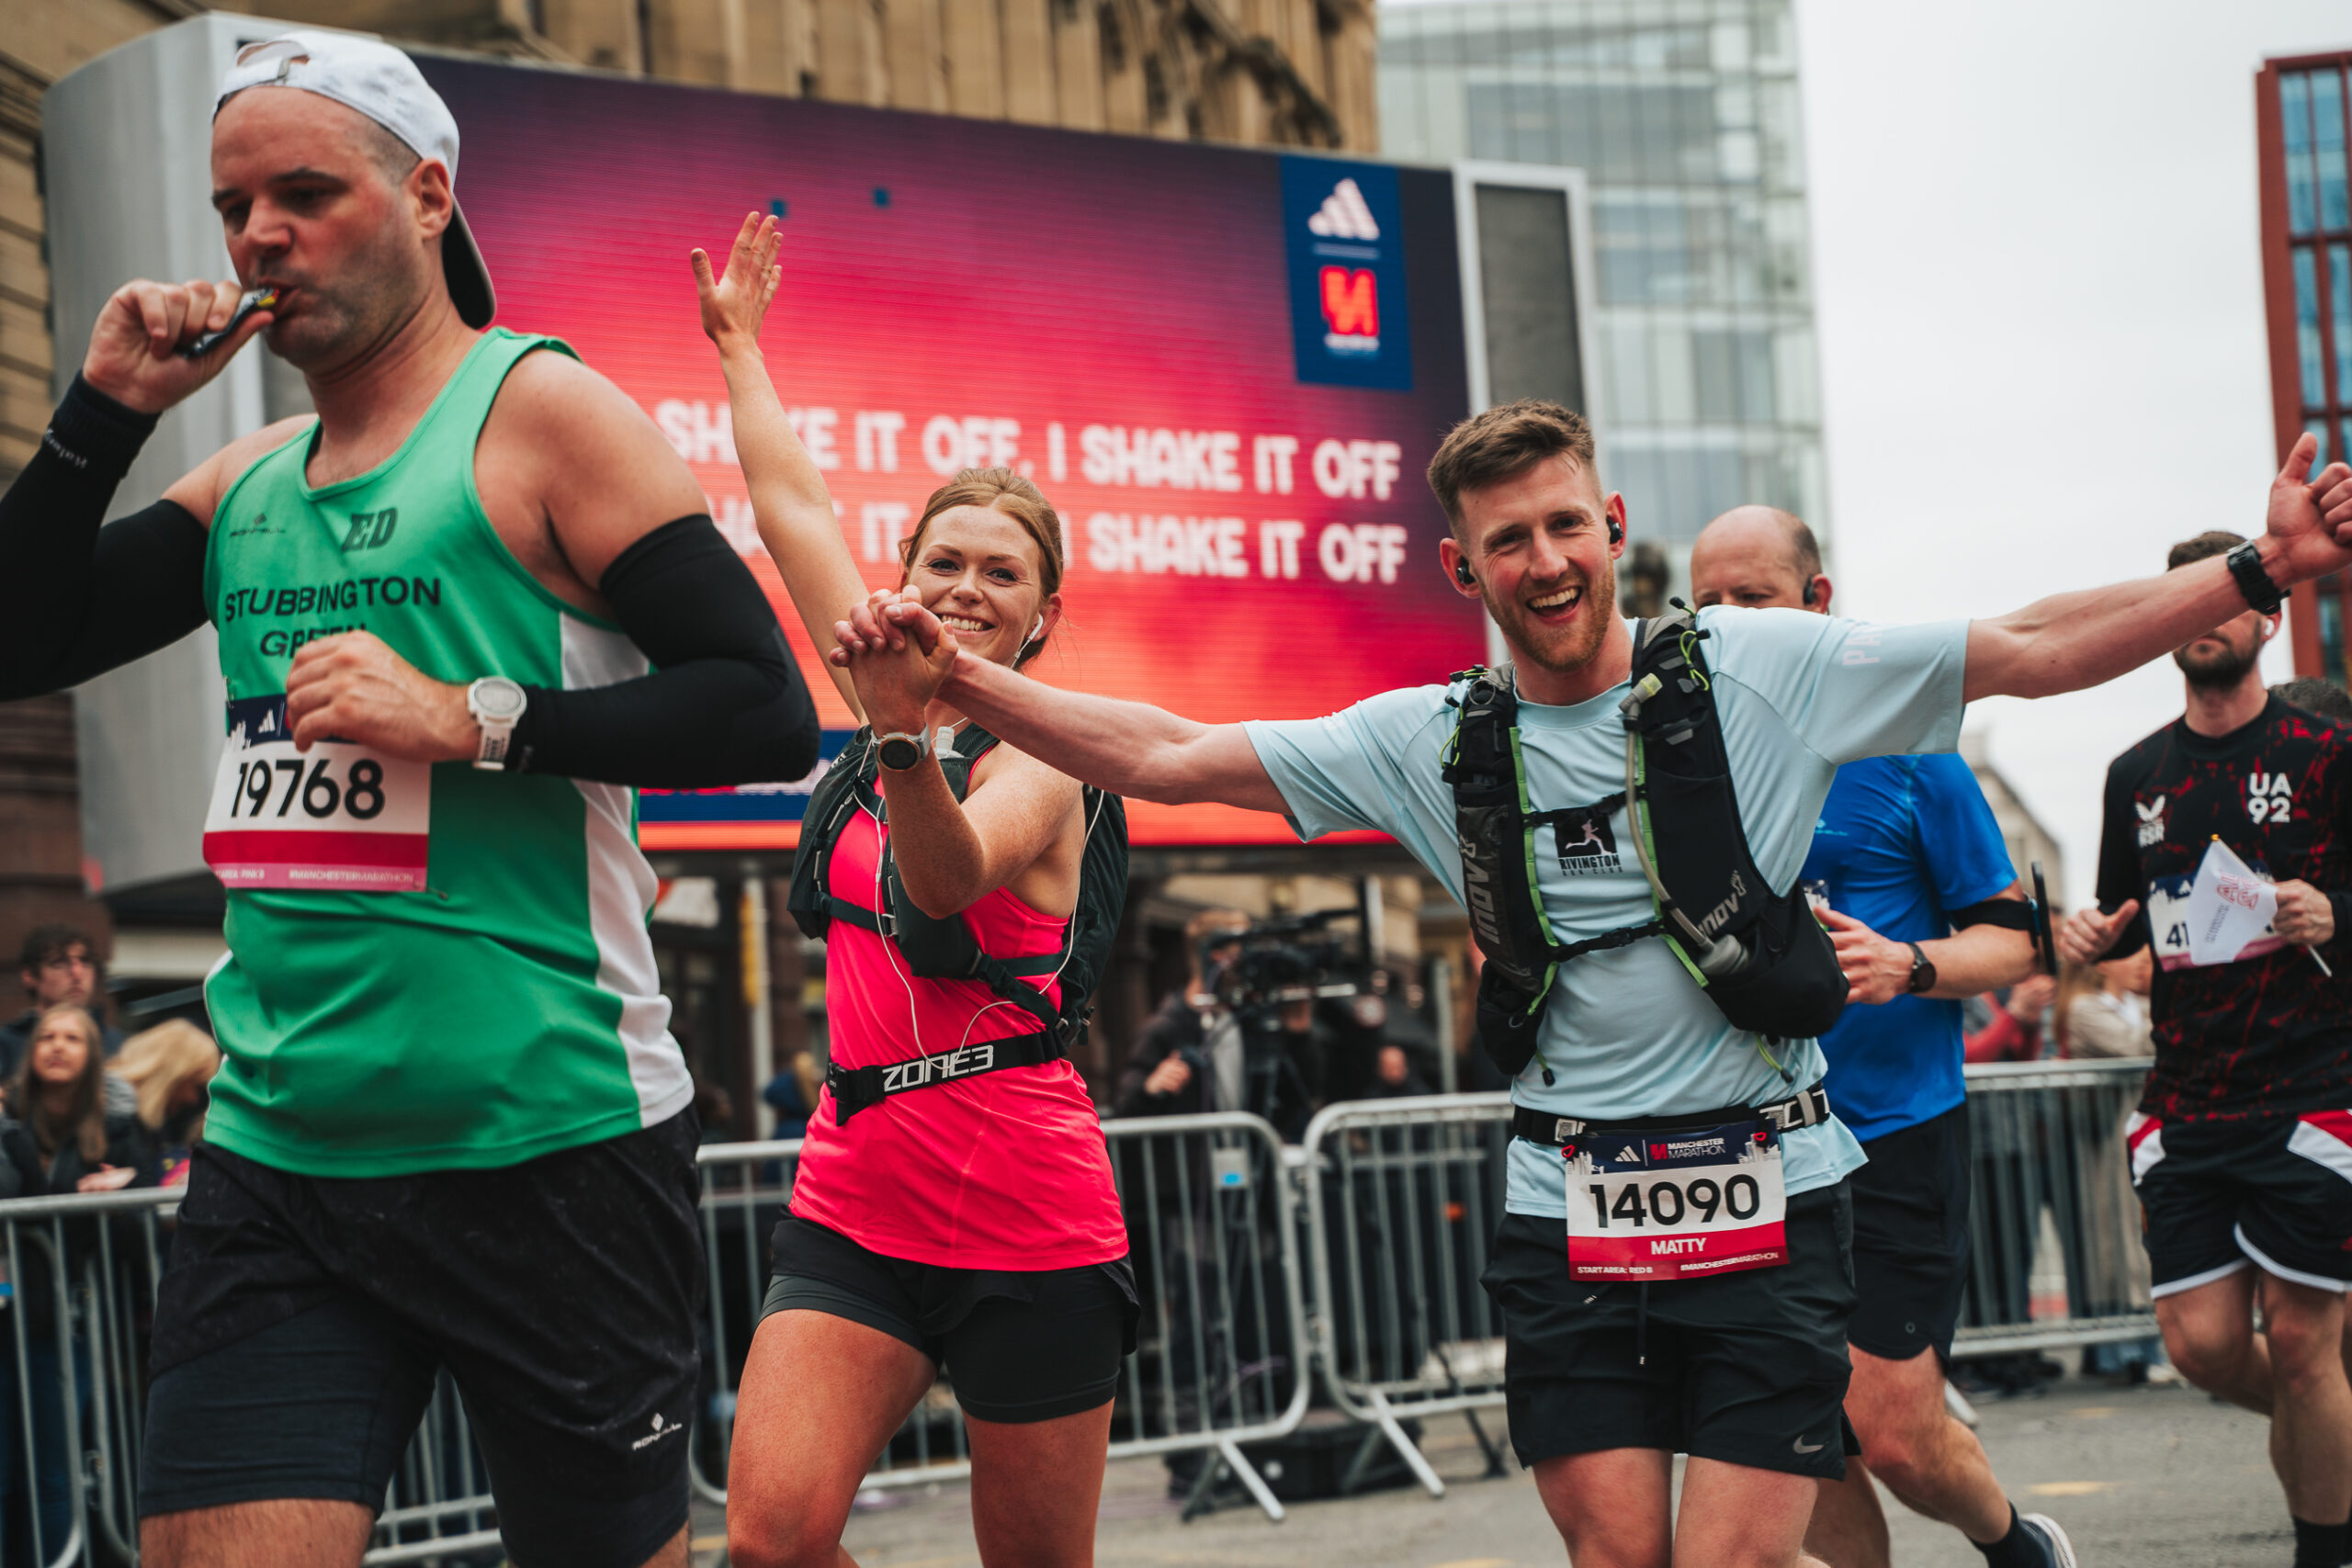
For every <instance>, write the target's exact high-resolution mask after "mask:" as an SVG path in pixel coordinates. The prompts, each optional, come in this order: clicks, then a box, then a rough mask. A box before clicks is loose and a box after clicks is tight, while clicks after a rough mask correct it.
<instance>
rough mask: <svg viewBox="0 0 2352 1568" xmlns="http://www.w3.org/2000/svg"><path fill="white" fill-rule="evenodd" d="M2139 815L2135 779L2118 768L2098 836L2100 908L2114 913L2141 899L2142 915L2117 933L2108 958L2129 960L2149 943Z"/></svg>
mask: <svg viewBox="0 0 2352 1568" xmlns="http://www.w3.org/2000/svg"><path fill="white" fill-rule="evenodd" d="M2139 819H2140V814H2139V813H2138V812H2136V811H2134V810H2132V809H2131V777H2130V776H2129V775H2128V774H2125V773H2121V772H2120V770H2118V769H2115V768H2109V770H2108V772H2107V809H2106V813H2105V817H2104V819H2103V820H2102V821H2101V822H2100V824H2099V833H2098V907H2099V909H2100V911H2101V912H2102V913H2106V914H2110V915H2111V914H2113V913H2114V912H2115V911H2116V910H2117V909H2118V908H2121V907H2122V905H2123V904H2124V902H2125V901H2126V900H2128V899H2131V898H2137V899H2139V900H2140V912H2139V913H2138V914H2137V915H2135V916H2133V917H2132V918H2131V923H2130V924H2128V925H2126V926H2125V927H2124V928H2123V929H2122V930H2121V931H2119V932H2117V933H2116V937H2115V945H2114V946H2113V947H2110V948H2109V949H2108V950H2107V956H2108V957H2109V958H2129V957H2130V956H2131V954H2133V953H2137V952H2139V951H2140V950H2141V949H2142V948H2143V947H2145V946H2146V945H2147V944H2148V908H2147V898H2148V885H2147V882H2146V880H2145V879H2144V877H2143V875H2142V874H2141V869H2140V837H2139V835H2140V827H2139Z"/></svg>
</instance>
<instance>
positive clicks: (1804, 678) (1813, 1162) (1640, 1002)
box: [1249, 606, 1968, 1216]
mask: <svg viewBox="0 0 2352 1568" xmlns="http://www.w3.org/2000/svg"><path fill="white" fill-rule="evenodd" d="M1699 624H1700V625H1701V626H1703V627H1705V628H1706V629H1707V631H1708V632H1709V633H1710V634H1711V636H1710V639H1709V641H1708V643H1707V645H1706V653H1707V663H1708V666H1709V667H1710V668H1711V669H1712V670H1713V671H1714V682H1715V706H1716V712H1717V713H1718V714H1719V715H1720V716H1722V720H1723V727H1724V749H1725V750H1726V751H1727V752H1728V753H1729V754H1730V758H1731V772H1732V784H1733V788H1734V789H1735V790H1736V792H1737V794H1738V796H1739V804H1740V816H1741V818H1742V820H1743V822H1744V823H1745V824H1746V826H1747V835H1748V847H1749V850H1750V852H1751V853H1752V854H1753V855H1754V857H1755V860H1756V864H1757V867H1758V870H1760V871H1762V872H1763V873H1764V874H1765V876H1766V877H1767V878H1769V879H1770V881H1771V883H1772V885H1773V886H1774V887H1776V888H1779V889H1782V890H1785V889H1786V888H1788V886H1790V885H1791V884H1792V883H1793V882H1794V881H1795V880H1796V875H1797V872H1798V870H1799V868H1800V867H1801V866H1802V865H1803V864H1804V854H1805V850H1806V847H1807V846H1808V845H1809V844H1810V843H1811V842H1812V839H1813V824H1814V821H1815V818H1818V816H1819V815H1820V811H1821V803H1822V800H1823V799H1824V797H1825V796H1826V795H1828V793H1829V784H1830V780H1831V779H1832V778H1833V777H1834V776H1835V774H1836V772H1837V768H1838V764H1839V763H1840V762H1847V761H1853V760H1854V759H1855V758H1857V757H1871V756H1876V755H1879V754H1881V753H1883V752H1888V751H1932V750H1944V751H1949V750H1951V749H1952V748H1953V747H1954V746H1956V745H1958V744H1959V741H1960V716H1961V678H1962V661H1963V660H1964V659H1965V657H1966V653H1967V645H1968V626H1967V623H1965V622H1962V621H1952V622H1948V623H1945V624H1942V625H1938V626H1869V625H1866V624H1864V623H1861V622H1859V621H1846V620H1833V619H1831V618H1830V617H1829V616H1826V615H1813V614H1810V613H1808V612H1805V611H1802V610H1745V609H1736V608H1726V607H1720V606H1719V607H1716V608H1712V609H1706V610H1702V611H1701V612H1700V613H1699ZM1624 695H1625V688H1624V686H1623V685H1622V684H1621V685H1618V686H1616V687H1613V688H1611V690H1609V691H1607V692H1603V693H1602V694H1600V695H1599V696H1597V697H1593V698H1590V699H1589V700H1588V701H1585V702H1581V703H1577V704H1576V705H1573V706H1569V707H1553V706H1548V705H1543V704H1539V703H1530V702H1525V701H1522V702H1521V704H1520V708H1519V723H1520V746H1521V756H1522V757H1523V758H1524V760H1525V765H1526V769H1527V782H1528V789H1529V791H1530V794H1531V795H1532V798H1533V802H1534V805H1535V807H1536V808H1537V809H1538V810H1555V809H1566V808H1568V807H1576V806H1580V805H1585V804H1588V803H1591V802H1598V801H1600V800H1602V799H1605V798H1607V797H1608V796H1609V795H1613V794H1615V793H1617V792H1618V791H1620V790H1622V789H1623V788H1624V787H1625V728H1624V725H1623V720H1622V719H1621V717H1620V716H1619V714H1618V709H1617V705H1618V704H1619V703H1620V702H1622V701H1623V699H1624ZM1249 731H1250V743H1251V744H1252V745H1253V746H1255V747H1256V748H1257V751H1258V759H1259V761H1261V762H1262V763H1263V764H1264V765H1265V769H1266V773H1267V774H1268V776H1270V777H1271V778H1272V780H1273V783H1274V787H1275V788H1276V789H1278V790H1280V791H1281V792H1282V795H1283V801H1284V802H1285V803H1286V804H1287V805H1288V806H1289V807H1290V815H1291V820H1292V823H1293V826H1295V828H1296V829H1297V830H1298V832H1299V835H1300V836H1301V837H1302V838H1307V839H1313V838H1317V837H1319V836H1320V835H1322V834H1324V833H1328V832H1331V831H1333V830H1334V829H1342V828H1371V829H1376V830H1378V831H1380V832H1384V833H1386V834H1388V835H1389V836H1390V837H1392V838H1394V839H1395V840H1397V842H1398V843H1400V844H1402V845H1404V846H1405V848H1406V849H1407V850H1408V852H1411V854H1412V855H1413V857H1414V858H1415V859H1416V860H1418V861H1419V862H1420V863H1421V864H1423V865H1424V866H1426V867H1428V868H1429V871H1430V875H1432V876H1434V877H1436V878H1437V879H1438V880H1439V881H1441V882H1442V883H1443V884H1445V886H1446V889H1447V891H1449V892H1451V893H1452V894H1453V897H1454V898H1455V899H1456V900H1457V901H1459V900H1460V899H1461V897H1462V854H1461V851H1460V849H1459V848H1458V847H1457V846H1456V843H1455V841H1454V832H1453V790H1452V788H1451V787H1449V786H1448V785H1447V784H1446V783H1445V781H1444V780H1443V779H1442V777H1440V776H1439V765H1440V761H1439V753H1440V751H1441V750H1442V748H1443V747H1444V745H1445V743H1446V740H1447V739H1448V738H1449V737H1450V736H1451V735H1452V734H1453V709H1451V708H1450V707H1448V706H1447V705H1446V688H1445V687H1442V686H1415V687H1408V688H1405V689H1403V690H1400V691H1394V692H1384V693H1382V694H1380V695H1378V696H1376V697H1371V698H1368V699H1366V700H1365V701H1363V702H1361V703H1358V704H1357V705H1355V706H1353V707H1351V708H1349V709H1347V710H1345V711H1344V712H1341V713H1337V714H1333V715H1332V716H1329V717H1328V718H1317V719H1298V720H1288V721H1283V722H1277V723H1257V724H1252V725H1250V727H1249ZM1607 828H1608V831H1607V834H1606V837H1608V838H1609V839H1610V840H1611V842H1610V843H1608V844H1605V845H1596V844H1595V843H1594V842H1593V839H1594V838H1597V837H1600V836H1601V835H1593V836H1590V837H1585V836H1579V838H1578V841H1577V843H1575V844H1562V843H1560V842H1559V841H1558V839H1557V836H1556V835H1555V833H1554V832H1553V830H1552V829H1549V828H1545V829H1539V831H1538V834H1537V837H1536V843H1535V848H1536V865H1537V871H1538V875H1537V886H1538V887H1539V888H1540V890H1541V892H1542V894H1543V897H1544V911H1545V913H1546V915H1547V916H1548V918H1549V919H1550V920H1551V922H1552V931H1553V934H1554V935H1555V937H1556V938H1557V939H1558V940H1560V941H1562V942H1576V941H1578V940H1581V939H1583V938H1586V937H1591V936H1598V935H1600V933H1601V932H1603V931H1611V930H1614V929H1616V928H1618V927H1620V926H1629V925H1634V924H1638V923H1639V922H1641V921H1643V920H1645V919H1649V918H1650V915H1651V912H1652V911H1651V907H1650V891H1649V884H1648V882H1647V881H1646V880H1645V879H1644V877H1643V875H1642V870H1641V865H1640V863H1639V862H1638V861H1636V860H1635V859H1634V853H1633V849H1632V846H1631V844H1629V843H1628V842H1627V840H1626V836H1625V835H1626V832H1627V828H1626V820H1625V814H1624V812H1623V809H1622V808H1621V809H1620V810H1618V811H1617V812H1616V813H1615V814H1613V815H1612V816H1611V818H1609V820H1608V823H1607ZM1540 1043H1541V1045H1542V1050H1543V1060H1544V1061H1545V1062H1548V1063H1549V1064H1550V1065H1551V1066H1552V1068H1553V1069H1554V1072H1555V1075H1556V1078H1557V1081H1556V1082H1555V1083H1554V1084H1551V1085H1548V1086H1547V1085H1546V1084H1544V1081H1543V1076H1542V1072H1541V1070H1540V1067H1539V1066H1538V1065H1537V1064H1535V1063H1530V1064H1529V1066H1528V1070H1527V1071H1526V1072H1524V1073H1522V1074H1521V1075H1520V1077H1519V1080H1518V1082H1517V1083H1515V1084H1514V1085H1512V1088H1511V1095H1512V1098H1513V1099H1514V1100H1517V1101H1518V1102H1519V1103H1520V1104H1521V1105H1528V1106H1532V1107H1534V1108H1535V1109H1536V1110H1538V1111H1550V1112H1553V1113H1555V1114H1558V1115H1575V1116H1582V1117H1588V1118H1597V1119H1607V1118H1611V1117H1628V1118H1630V1117H1638V1116H1661V1115H1673V1114H1678V1113H1680V1112H1683V1111H1712V1110H1715V1109H1717V1108H1718V1107H1722V1106H1726V1105H1764V1104H1769V1103H1770V1102H1771V1101H1773V1100H1781V1099H1784V1098H1786V1097H1787V1096H1788V1095H1790V1094H1792V1093H1793V1092H1794V1091H1795V1090H1797V1089H1802V1088H1804V1086H1805V1085H1807V1084H1809V1083H1812V1082H1813V1081H1815V1079H1816V1078H1819V1077H1822V1075H1823V1072H1824V1070H1825V1068H1824V1064H1823V1061H1822V1056H1821V1048H1820V1046H1819V1045H1817V1044H1816V1043H1814V1042H1813V1041H1810V1040H1805V1041H1792V1042H1786V1043H1783V1044H1782V1045H1781V1047H1780V1048H1779V1049H1778V1050H1777V1051H1776V1052H1775V1055H1776V1056H1777V1057H1778V1059H1779V1061H1780V1063H1781V1068H1784V1069H1785V1072H1783V1071H1782V1070H1781V1069H1776V1068H1775V1067H1774V1066H1773V1065H1772V1063H1771V1062H1770V1061H1768V1060H1767V1059H1766V1058H1765V1056H1764V1054H1763V1052H1762V1051H1761V1050H1760V1049H1759V1048H1758V1045H1759V1043H1758V1040H1757V1039H1756V1037H1755V1036H1754V1035H1752V1034H1747V1033H1745V1032H1740V1031H1736V1030H1735V1029H1733V1028H1732V1027H1731V1025H1730V1024H1729V1023H1727V1022H1725V1021H1724V1016H1723V1014H1722V1013H1720V1012H1718V1011H1716V1010H1715V1007H1714V1004H1713V1003H1712V1002H1710V1001H1709V1000H1708V999H1707V998H1706V993H1705V992H1703V991H1702V990H1701V989H1700V988H1699V987H1698V985H1697V983H1696V982H1694V981H1693V980H1691V977H1690V976H1689V975H1688V974H1687V973H1686V972H1685V971H1684V970H1683V968H1682V965H1681V964H1680V963H1679V961H1677V959H1676V958H1675V956H1674V954H1673V953H1672V952H1670V951H1669V950H1668V947H1667V945H1666V944H1665V943H1664V942H1634V943H1633V944H1631V945H1630V946H1626V947H1621V948H1617V949H1614V950H1611V951H1609V952H1603V953H1589V954H1587V955H1586V956H1584V957H1582V958H1578V959H1576V960H1574V961H1573V962H1571V963H1569V964H1565V965H1563V966H1562V968H1561V970H1560V975H1559V979H1558V980H1557V982H1556V983H1555V989H1554V992H1553V998H1552V1002H1551V1005H1550V1007H1549V1008H1548V1009H1547V1010H1545V1013H1544V1028H1543V1032H1542V1035H1541V1041H1540ZM1783 1156H1784V1159H1785V1172H1786V1177H1787V1180H1788V1189H1789V1190H1790V1191H1791V1192H1802V1191H1805V1190H1809V1189H1811V1188H1815V1187H1826V1186H1827V1185H1829V1184H1830V1183H1832V1182H1834V1181H1836V1180H1837V1179H1838V1178H1840V1177H1842V1176H1844V1175H1845V1174H1846V1173H1847V1172H1848V1171H1849V1170H1852V1169H1853V1168H1856V1167H1857V1166H1859V1165H1860V1164H1861V1163H1862V1154H1861V1149H1860V1145H1857V1144H1856V1143H1855V1142H1854V1137H1853V1134H1850V1133H1849V1132H1847V1131H1846V1129H1845V1127H1844V1126H1843V1125H1841V1124H1840V1123H1838V1122H1836V1121H1834V1120H1833V1121H1831V1122H1828V1123H1826V1125H1823V1126H1819V1127H1808V1128H1805V1129H1804V1130H1803V1131H1801V1132H1797V1133H1794V1134H1790V1136H1789V1137H1788V1139H1787V1140H1786V1142H1785V1144H1784V1145H1783ZM1509 1207H1510V1212H1511V1213H1516V1214H1539V1215H1551V1216H1559V1215H1564V1214H1565V1213H1566V1212H1567V1206H1566V1177H1565V1175H1564V1174H1563V1166H1562V1162H1561V1161H1560V1159H1559V1157H1558V1156H1557V1154H1556V1153H1555V1151H1551V1150H1547V1149H1544V1148H1540V1147H1538V1146H1537V1145H1533V1144H1530V1143H1526V1142H1524V1141H1518V1140H1514V1142H1513V1143H1512V1145H1511V1150H1510V1198H1509Z"/></svg>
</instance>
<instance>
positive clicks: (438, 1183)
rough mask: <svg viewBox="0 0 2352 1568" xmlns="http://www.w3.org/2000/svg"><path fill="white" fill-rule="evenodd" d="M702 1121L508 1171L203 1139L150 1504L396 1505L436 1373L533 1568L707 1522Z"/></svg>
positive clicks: (590, 1558) (663, 1537) (165, 1352)
mask: <svg viewBox="0 0 2352 1568" xmlns="http://www.w3.org/2000/svg"><path fill="white" fill-rule="evenodd" d="M696 1142H697V1129H696V1126H695V1117H694V1114H693V1112H692V1111H684V1112H681V1113H680V1114H679V1115H677V1116H674V1117H673V1118H671V1119H670V1120H669V1121H667V1122H662V1123H661V1124H660V1125H658V1126H653V1127H649V1128H646V1129H644V1130H642V1131H640V1132H636V1133H631V1134H626V1135H624V1136H622V1137H618V1138H611V1139H606V1140H605V1141H604V1142H601V1143H594V1144H587V1145H582V1146H580V1147H578V1148H571V1149H564V1150H560V1151H559V1152H558V1153H555V1154H551V1155H547V1156H542V1157H540V1158H538V1159H534V1160H530V1161H526V1163H524V1164H521V1165H515V1166H508V1167H505V1168H500V1169H495V1170H450V1171H432V1172H427V1173H424V1174H420V1175H413V1176H396V1177H383V1178H377V1179H367V1180H345V1179H329V1178H322V1177H307V1176H296V1175H292V1174H289V1173H288V1172H285V1171H281V1170H277V1169H275V1168H271V1167H268V1166H265V1165H260V1164H257V1163H255V1162H254V1161H253V1160H249V1159H245V1158H243V1157H242V1156H237V1155H233V1154H231V1153H229V1152H227V1151H226V1150H223V1149H219V1148H215V1147H211V1146H209V1145H198V1148H197V1150H196V1157H195V1162H194V1167H193V1169H192V1170H191V1172H190V1175H189V1179H188V1186H187V1197H186V1198H185V1199H184V1200H183V1201H182V1202H181V1204H180V1211H179V1226H178V1232H177V1235H175V1237H174V1239H173V1244H172V1258H171V1262H170V1264H169V1266H168V1267H167V1268H166V1269H164V1279H163V1285H162V1292H161V1296H160V1299H159V1301H158V1303H157V1305H156V1311H155V1337H154V1352H153V1368H154V1373H153V1383H152V1386H151V1388H150V1391H149V1395H148V1404H147V1428H146V1443H145V1448H144V1451H143V1452H142V1453H141V1462H140V1496H139V1506H140V1511H141V1514H142V1515H150V1516H152V1515H156V1514H169V1513H178V1512H181V1511H183V1510H186V1509H192V1508H211V1507H220V1506H225V1505H228V1504H233V1503H248V1502H261V1501H268V1500H276V1499H281V1498H296V1497H302V1498H323V1499H328V1500H335V1501H343V1502H351V1503H357V1504H359V1505H361V1506H365V1507H368V1508H370V1509H380V1508H381V1507H382V1506H383V1505H384V1495H385V1487H386V1485H387V1483H389V1482H390V1479H391V1476H392V1472H393V1470H394V1468H395V1467H396V1466H397V1465H398V1463H399V1462H400V1460H401V1454H402V1451H403V1450H405V1448H406V1447H407V1444H408V1441H409V1438H410V1437H411V1435H412V1434H413V1432H414V1431H415V1430H416V1427H417V1423H418V1420H419V1417H420V1416H422V1415H423V1413H424V1407H425V1404H426V1401H427V1400H428V1399H429V1398H430V1397H431V1395H432V1393H433V1388H434V1384H435V1376H436V1373H437V1372H438V1371H443V1370H446V1371H447V1372H448V1373H449V1374H450V1376H451V1378H452V1380H453V1381H454V1382H456V1384H457V1386H458V1393H460V1394H461V1395H462V1396H463V1397H464V1400H465V1405H466V1413H467V1416H468V1417H469V1421H470V1423H471V1426H472V1430H473V1435H474V1438H475V1440H476V1441H477V1442H478V1443H479V1444H480V1445H481V1455H482V1459H483V1461H484V1462H485V1463H486V1465H487V1467H488V1469H489V1472H490V1483H491V1489H492V1493H493V1494H494V1495H495V1497H496V1499H497V1507H498V1523H499V1529H500V1530H501V1531H502V1532H503V1534H504V1536H505V1540H506V1548H507V1551H509V1552H510V1553H511V1554H512V1556H513V1561H514V1562H515V1563H516V1564H517V1565H518V1568H543V1565H550V1568H551V1565H557V1564H561V1565H564V1568H582V1565H584V1568H639V1564H641V1563H643V1562H645V1561H646V1560H647V1559H648V1558H650V1557H651V1556H652V1555H653V1553H654V1552H655V1551H657V1550H658V1549H659V1548H660V1547H661V1546H662V1544H663V1543H665V1542H666V1541H668V1540H670V1539H671V1538H672V1537H673V1536H674V1535H676V1534H677V1533H678V1531H679V1530H680V1529H683V1528H684V1526H685V1522H686V1445H687V1442H688V1440H689V1438H688V1428H689V1427H691V1425H692V1423H693V1417H694V1411H693V1404H694V1396H695V1374H696V1370H697V1364H698V1343H699V1338H698V1329H699V1325H700V1321H701V1314H702V1306H703V1291H704V1284H705V1280H706V1277H707V1276H706V1271H705V1269H704V1264H703V1251H702V1231H701V1225H700V1223H699V1218H698V1213H697V1208H698V1204H699V1201H700V1183H699V1180H698V1179H697V1173H696V1171H695V1144H696Z"/></svg>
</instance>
